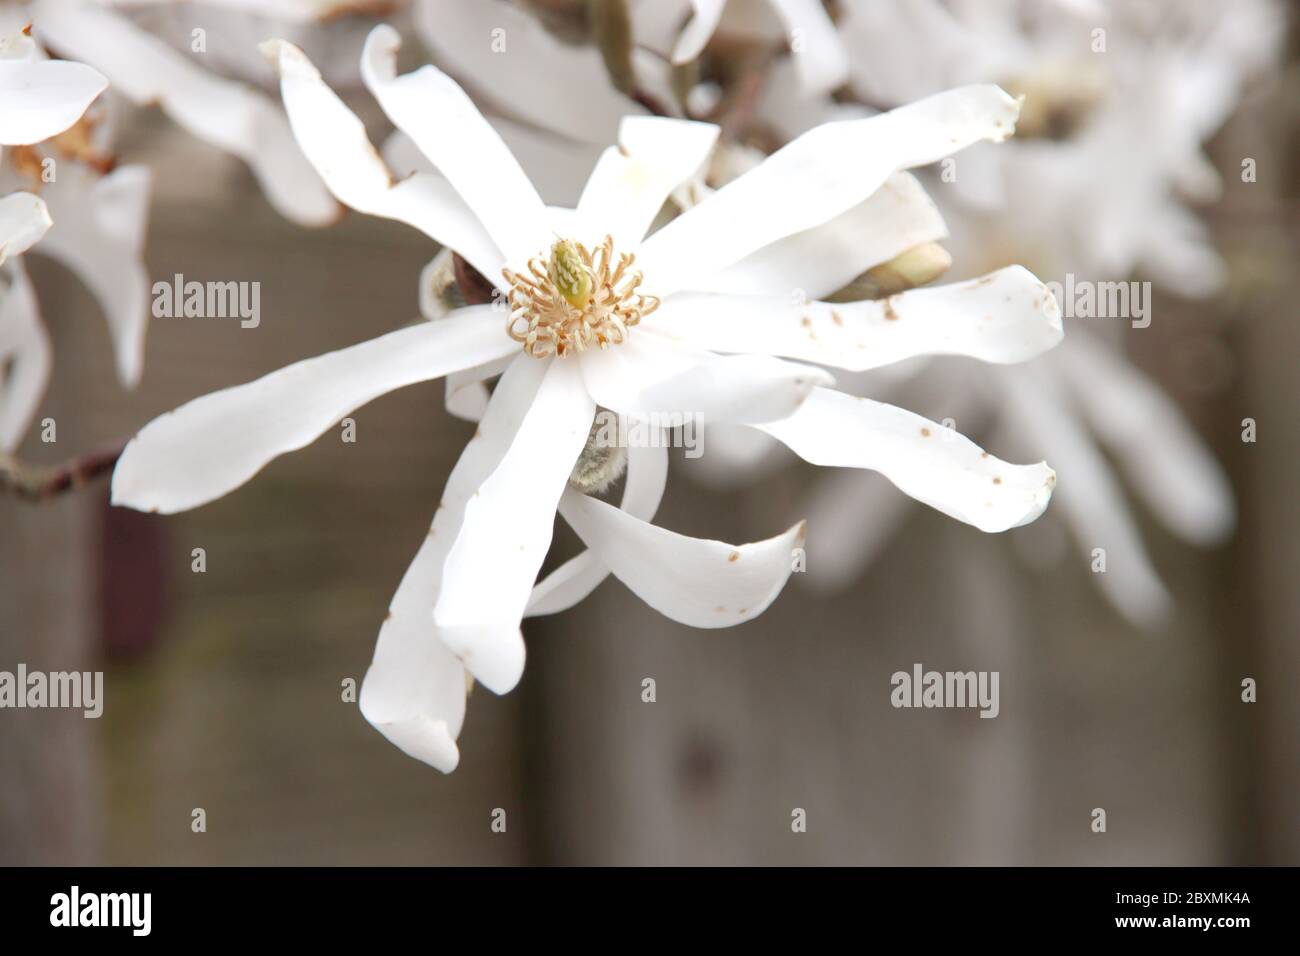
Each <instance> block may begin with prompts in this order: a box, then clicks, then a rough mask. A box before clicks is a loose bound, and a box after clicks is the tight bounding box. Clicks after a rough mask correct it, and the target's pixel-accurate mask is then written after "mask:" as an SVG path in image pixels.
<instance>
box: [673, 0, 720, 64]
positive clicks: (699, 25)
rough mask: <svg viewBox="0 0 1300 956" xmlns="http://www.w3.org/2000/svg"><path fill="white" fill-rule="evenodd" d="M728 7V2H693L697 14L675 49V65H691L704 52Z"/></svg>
mask: <svg viewBox="0 0 1300 956" xmlns="http://www.w3.org/2000/svg"><path fill="white" fill-rule="evenodd" d="M726 5H727V0H691V6H693V7H694V8H695V13H694V14H693V15H692V17H691V19H690V22H688V23H687V24H686V26H685V27H684V28H683V29H682V32H681V35H680V36H678V38H677V45H676V46H675V47H673V63H677V64H681V63H689V62H690V61H691V60H694V59H695V58H696V57H697V56H699V55H700V54H701V53H702V52H703V51H704V48H705V46H707V45H708V42H709V39H710V38H711V37H712V36H713V31H714V30H716V29H717V28H718V21H719V20H721V19H722V11H723V9H724V8H725V7H726Z"/></svg>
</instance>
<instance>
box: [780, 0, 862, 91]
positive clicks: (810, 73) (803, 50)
mask: <svg viewBox="0 0 1300 956" xmlns="http://www.w3.org/2000/svg"><path fill="white" fill-rule="evenodd" d="M771 3H772V6H773V7H775V8H776V13H777V16H779V17H780V18H781V22H782V23H783V24H785V28H786V31H787V32H788V33H789V34H790V51H791V53H792V54H793V56H794V61H795V65H796V67H797V68H798V70H799V79H800V81H801V83H802V85H803V88H804V90H805V91H806V92H807V93H809V94H812V95H818V94H826V93H830V92H831V91H832V90H834V89H835V88H836V87H839V86H843V85H844V84H845V83H846V82H848V79H849V56H848V53H847V52H846V51H845V49H844V44H843V43H842V42H841V41H840V37H839V34H838V33H836V31H835V24H834V23H833V22H831V18H830V17H829V16H828V15H827V14H826V8H825V7H823V6H822V2H821V0H771Z"/></svg>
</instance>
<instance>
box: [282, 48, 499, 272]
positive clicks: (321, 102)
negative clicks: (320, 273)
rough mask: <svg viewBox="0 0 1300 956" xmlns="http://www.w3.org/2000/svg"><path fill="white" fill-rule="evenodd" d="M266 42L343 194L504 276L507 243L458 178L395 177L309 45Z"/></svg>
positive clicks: (322, 166)
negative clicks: (495, 237)
mask: <svg viewBox="0 0 1300 956" xmlns="http://www.w3.org/2000/svg"><path fill="white" fill-rule="evenodd" d="M264 50H265V51H266V52H267V55H268V56H271V57H272V58H273V59H274V61H275V63H276V65H277V67H278V69H279V71H280V92H281V95H282V96H283V97H284V106H285V109H286V110H287V111H288V113H289V122H290V124H291V125H292V127H293V133H294V136H296V137H297V139H298V144H299V145H300V146H301V147H302V150H303V152H304V153H306V155H307V158H308V159H309V160H310V162H311V163H312V165H313V166H314V167H315V168H316V171H317V172H318V173H319V174H320V176H321V178H322V179H323V180H324V181H325V184H326V186H328V187H329V189H330V191H331V192H332V193H333V194H334V195H335V197H337V198H338V200H339V201H340V202H342V203H343V204H345V205H347V206H350V207H351V208H353V209H355V210H357V211H358V212H364V213H368V214H370V215H372V216H383V217H384V218H386V219H396V220H397V221H398V222H404V223H406V224H407V225H410V226H414V227H415V228H416V229H419V230H420V231H421V232H423V233H424V234H425V235H427V236H429V237H431V238H432V239H434V240H436V241H437V242H439V243H441V244H442V245H444V246H447V247H449V248H452V249H455V250H456V251H457V252H459V253H460V254H461V256H462V257H464V258H465V259H466V260H467V261H468V262H469V263H470V264H471V265H473V266H474V268H476V269H478V270H479V272H481V273H482V274H483V275H484V276H486V277H487V278H488V279H489V280H491V281H500V277H501V266H502V264H503V263H504V258H503V256H502V255H501V252H500V250H498V249H497V247H496V244H495V243H494V242H493V241H492V239H491V237H490V236H488V234H487V232H486V231H485V230H484V229H483V227H482V225H481V224H480V223H479V221H478V218H477V217H476V216H475V215H474V213H473V211H471V210H470V208H469V206H467V205H466V204H465V201H464V200H463V199H461V198H460V196H459V195H457V193H456V191H455V190H454V189H453V188H452V186H451V184H450V183H448V182H447V181H446V180H445V179H443V178H442V177H441V176H435V175H431V174H429V173H416V174H414V175H412V176H408V177H407V178H405V179H402V180H400V181H398V180H395V179H394V177H393V174H392V173H391V172H390V171H389V169H388V167H387V166H386V165H385V164H384V161H383V160H382V159H380V157H379V155H378V154H377V153H376V152H375V148H374V145H373V144H372V143H371V142H370V138H369V137H368V136H367V135H366V128H365V126H364V125H363V124H362V122H361V120H359V119H357V117H356V115H355V114H354V113H353V112H352V111H351V110H350V109H348V108H347V106H346V105H345V104H344V103H343V101H342V100H340V99H339V98H338V96H336V95H335V93H334V91H333V90H331V89H330V88H329V87H328V86H326V85H325V81H324V80H322V79H321V75H320V72H319V71H318V70H317V69H316V67H315V66H313V65H312V63H311V61H310V60H308V59H307V57H306V56H305V55H304V54H303V52H302V51H301V50H299V49H298V48H297V47H295V46H292V45H291V44H288V43H282V42H279V41H273V42H271V43H268V44H266V45H265V46H264Z"/></svg>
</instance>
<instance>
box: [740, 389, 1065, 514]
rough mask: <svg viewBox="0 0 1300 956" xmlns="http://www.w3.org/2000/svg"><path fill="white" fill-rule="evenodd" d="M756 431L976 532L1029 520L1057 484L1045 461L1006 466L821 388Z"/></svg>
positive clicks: (899, 416) (930, 428)
mask: <svg viewBox="0 0 1300 956" xmlns="http://www.w3.org/2000/svg"><path fill="white" fill-rule="evenodd" d="M760 427H761V428H762V429H763V430H764V431H765V432H767V433H768V434H770V435H773V436H774V437H776V438H778V439H780V440H781V441H783V442H785V444H786V445H788V446H789V447H790V448H791V450H793V451H794V453H795V454H797V455H799V457H801V458H803V459H805V460H806V461H809V462H811V463H812V464H814V465H833V466H837V467H841V468H869V469H871V470H872V471H878V472H880V473H881V474H882V475H884V476H885V477H886V478H888V479H889V480H890V481H892V482H893V483H894V484H895V485H896V486H897V487H898V488H899V490H901V491H903V492H904V493H906V494H908V495H911V496H912V497H913V498H915V499H916V500H917V501H920V502H923V503H924V504H927V505H929V506H930V507H931V508H934V509H936V510H938V511H942V512H943V513H944V514H946V515H948V516H949V517H952V518H956V519H957V520H958V521H964V522H966V523H967V524H971V525H974V526H975V527H977V528H979V529H980V530H981V531H989V532H995V531H1006V530H1007V529H1008V528H1015V527H1017V526H1019V525H1022V524H1028V523H1029V522H1031V521H1033V520H1034V519H1035V518H1037V517H1038V516H1039V515H1041V514H1042V513H1043V510H1044V509H1045V508H1046V507H1047V503H1048V501H1049V500H1050V499H1051V497H1052V488H1053V486H1054V485H1055V484H1056V473H1055V472H1054V471H1052V469H1051V468H1048V467H1047V464H1046V463H1045V462H1040V463H1039V464H1036V465H1010V464H1007V463H1006V462H1004V461H1001V460H999V459H997V458H994V457H993V456H992V455H990V454H989V453H988V452H985V451H981V450H980V448H979V446H978V445H976V444H975V443H974V442H972V441H971V440H970V439H969V438H966V437H965V436H963V435H961V434H959V433H958V432H956V431H954V430H953V429H950V428H945V427H943V426H942V425H937V424H935V423H934V422H932V421H929V420H928V419H925V418H922V417H921V416H920V415H914V414H913V413H912V412H908V411H904V410H903V409H901V408H895V407H894V406H893V405H885V404H882V403H880V402H873V401H871V400H870V399H866V398H855V397H853V396H851V395H845V394H843V393H841V392H834V391H830V390H829V389H824V388H819V389H816V390H814V391H813V393H812V394H811V395H810V396H808V400H807V401H806V402H804V403H803V405H802V406H800V408H799V410H798V411H797V412H795V413H794V414H793V415H792V416H790V417H789V418H787V419H785V420H784V421H780V422H772V423H770V424H767V425H762V426H760Z"/></svg>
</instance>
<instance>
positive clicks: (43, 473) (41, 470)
mask: <svg viewBox="0 0 1300 956" xmlns="http://www.w3.org/2000/svg"><path fill="white" fill-rule="evenodd" d="M125 447H126V442H124V441H123V442H118V443H117V444H115V445H111V446H109V447H107V448H102V449H99V450H98V451H93V452H90V453H89V454H86V455H82V456H81V457H79V458H71V459H69V460H68V461H65V462H62V463H61V464H58V465H54V466H42V465H33V464H31V463H29V462H24V461H21V460H20V459H18V458H15V457H14V456H13V455H6V454H0V494H10V495H13V496H14V497H16V498H20V499H22V500H24V501H48V500H49V499H51V498H55V497H57V496H58V495H61V494H63V493H64V492H68V491H75V490H76V489H78V488H81V487H83V486H85V485H88V484H90V483H91V482H92V481H94V480H95V479H97V478H100V477H102V476H103V475H107V474H108V473H109V472H111V471H112V470H113V466H114V465H116V464H117V460H118V458H120V457H121V456H122V450H123V449H124V448H125Z"/></svg>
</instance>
